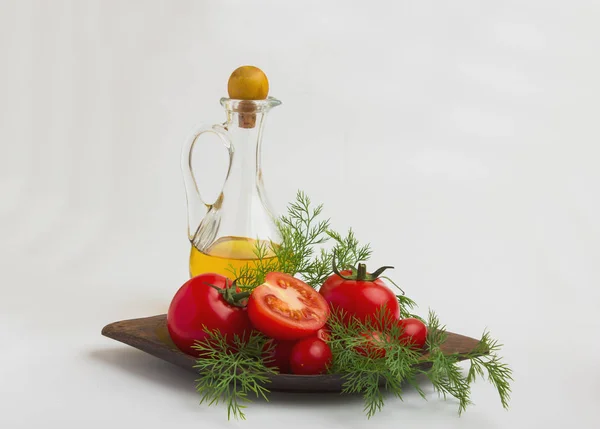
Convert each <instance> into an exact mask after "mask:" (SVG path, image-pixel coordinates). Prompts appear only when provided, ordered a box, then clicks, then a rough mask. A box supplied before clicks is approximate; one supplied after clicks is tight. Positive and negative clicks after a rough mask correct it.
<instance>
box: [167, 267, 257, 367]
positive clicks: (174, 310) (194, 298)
mask: <svg viewBox="0 0 600 429" xmlns="http://www.w3.org/2000/svg"><path fill="white" fill-rule="evenodd" d="M210 285H213V286H215V287H216V288H217V289H221V290H222V291H226V289H229V290H228V292H229V293H230V294H232V293H233V292H234V291H233V290H230V288H231V285H232V282H231V280H229V279H228V278H227V277H224V276H222V275H220V274H212V273H209V274H201V275H199V276H196V277H193V278H191V279H190V280H188V281H187V282H185V283H184V284H183V285H182V286H181V287H180V288H179V290H178V291H177V292H176V293H175V296H174V297H173V299H172V301H171V304H170V306H169V311H168V313H167V329H168V331H169V335H170V336H171V339H172V340H173V342H174V343H175V345H176V346H177V348H179V349H180V350H181V351H182V352H184V353H187V354H190V355H192V356H196V357H198V356H200V354H199V353H198V350H195V349H194V348H192V346H193V345H194V343H195V342H196V341H202V340H204V339H205V338H206V337H207V334H206V332H205V331H204V327H205V326H206V328H208V329H209V330H215V329H218V330H219V331H220V332H221V333H222V334H223V335H224V336H225V337H226V338H227V340H228V342H230V343H233V339H234V335H238V336H240V338H242V339H243V338H246V336H247V335H249V334H250V332H251V331H252V325H251V324H250V319H249V318H248V313H247V311H246V309H245V308H242V307H238V306H236V305H233V304H232V303H229V302H227V301H226V298H225V295H224V294H223V293H220V292H219V291H218V290H217V289H215V288H214V287H212V286H210Z"/></svg>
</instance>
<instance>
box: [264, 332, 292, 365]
mask: <svg viewBox="0 0 600 429" xmlns="http://www.w3.org/2000/svg"><path fill="white" fill-rule="evenodd" d="M294 345H296V342H295V341H277V340H274V339H272V338H271V339H269V340H268V341H267V344H266V347H265V350H266V351H265V353H263V358H264V359H265V360H266V362H265V364H266V365H267V366H268V367H270V368H277V369H278V370H279V373H280V374H289V373H290V372H291V371H292V370H291V368H290V355H291V353H292V348H293V347H294Z"/></svg>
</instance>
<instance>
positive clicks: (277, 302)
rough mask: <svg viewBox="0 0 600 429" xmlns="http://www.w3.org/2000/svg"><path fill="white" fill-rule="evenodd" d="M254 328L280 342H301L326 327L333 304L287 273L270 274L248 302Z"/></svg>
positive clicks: (249, 314) (253, 292)
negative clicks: (299, 340)
mask: <svg viewBox="0 0 600 429" xmlns="http://www.w3.org/2000/svg"><path fill="white" fill-rule="evenodd" d="M248 317H250V322H251V323H252V325H253V326H254V327H255V328H256V329H258V330H259V331H261V332H262V333H263V334H265V335H267V336H269V337H271V338H274V339H276V340H297V339H300V338H304V337H308V336H310V335H313V334H315V333H316V332H317V331H318V330H319V329H321V328H322V327H323V326H325V323H326V322H327V318H328V317H329V305H328V304H327V302H326V301H325V299H324V298H323V297H322V296H321V294H319V293H318V292H317V291H316V290H314V289H313V288H312V287H310V286H309V285H307V284H306V283H304V282H303V281H302V280H300V279H297V278H295V277H292V276H290V275H288V274H283V273H269V274H267V276H266V278H265V282H264V283H263V284H262V285H260V286H258V287H256V288H255V289H254V290H253V291H252V294H251V295H250V298H249V299H248Z"/></svg>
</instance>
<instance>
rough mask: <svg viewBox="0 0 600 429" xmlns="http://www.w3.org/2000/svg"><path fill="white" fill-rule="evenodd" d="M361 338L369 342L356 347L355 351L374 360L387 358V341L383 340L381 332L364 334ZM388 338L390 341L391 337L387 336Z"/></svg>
mask: <svg viewBox="0 0 600 429" xmlns="http://www.w3.org/2000/svg"><path fill="white" fill-rule="evenodd" d="M361 336H362V337H364V338H366V339H367V342H366V343H363V344H360V345H357V346H355V347H354V350H356V351H357V352H358V353H360V354H361V355H363V356H369V357H372V358H374V359H378V358H384V357H385V354H386V353H385V348H384V346H385V341H384V340H383V334H382V333H381V332H379V331H373V332H364V333H362V334H361ZM386 337H387V339H388V341H389V338H390V336H389V335H387V334H386Z"/></svg>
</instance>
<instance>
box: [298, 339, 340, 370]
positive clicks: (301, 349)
mask: <svg viewBox="0 0 600 429" xmlns="http://www.w3.org/2000/svg"><path fill="white" fill-rule="evenodd" d="M332 359H333V356H332V354H331V349H330V348H329V346H328V345H327V343H326V342H325V341H323V340H320V339H319V338H317V337H309V338H304V339H302V340H300V341H298V342H297V343H296V344H295V345H294V347H293V348H292V353H291V355H290V366H291V368H292V373H294V374H299V375H315V374H324V373H325V372H327V369H328V367H329V365H331V361H332Z"/></svg>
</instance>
